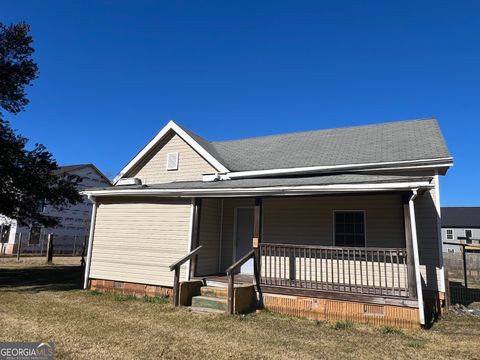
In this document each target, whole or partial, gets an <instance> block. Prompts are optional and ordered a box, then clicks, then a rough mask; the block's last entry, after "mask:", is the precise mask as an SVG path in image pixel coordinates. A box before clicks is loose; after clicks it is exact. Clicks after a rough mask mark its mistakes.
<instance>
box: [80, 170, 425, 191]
mask: <svg viewBox="0 0 480 360" xmlns="http://www.w3.org/2000/svg"><path fill="white" fill-rule="evenodd" d="M431 179H432V178H431V177H428V176H427V177H425V176H421V177H419V176H396V175H367V174H337V175H323V176H308V177H284V178H250V179H239V180H227V181H177V182H171V183H164V184H149V185H148V186H144V185H127V186H116V187H114V188H97V189H89V190H103V189H110V190H121V189H125V190H128V189H142V188H145V189H170V190H173V189H180V190H181V189H203V190H204V189H228V188H235V189H239V188H257V187H278V186H307V185H333V184H336V185H338V184H365V183H369V184H370V183H373V184H375V183H378V184H384V183H392V182H410V181H430V180H431Z"/></svg>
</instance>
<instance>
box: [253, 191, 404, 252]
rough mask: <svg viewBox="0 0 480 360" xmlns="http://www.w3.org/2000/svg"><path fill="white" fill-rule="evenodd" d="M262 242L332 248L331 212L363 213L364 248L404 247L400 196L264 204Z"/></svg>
mask: <svg viewBox="0 0 480 360" xmlns="http://www.w3.org/2000/svg"><path fill="white" fill-rule="evenodd" d="M263 209H264V210H263V239H262V241H264V242H270V243H281V244H303V245H325V246H333V244H334V241H333V236H334V233H333V211H334V210H364V211H365V223H366V246H368V247H399V248H400V247H405V236H404V225H403V215H402V205H401V199H400V195H396V194H394V195H365V196H323V197H320V196H318V197H314V196H312V197H295V198H292V197H284V198H266V199H264V200H263Z"/></svg>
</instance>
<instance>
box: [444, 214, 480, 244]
mask: <svg viewBox="0 0 480 360" xmlns="http://www.w3.org/2000/svg"><path fill="white" fill-rule="evenodd" d="M442 242H444V243H445V242H450V243H455V242H458V243H463V244H480V207H442ZM443 251H444V252H449V253H455V252H461V247H460V246H455V245H450V244H443Z"/></svg>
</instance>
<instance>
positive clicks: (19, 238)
mask: <svg viewBox="0 0 480 360" xmlns="http://www.w3.org/2000/svg"><path fill="white" fill-rule="evenodd" d="M21 246H22V233H21V232H20V233H18V247H17V261H20V247H21Z"/></svg>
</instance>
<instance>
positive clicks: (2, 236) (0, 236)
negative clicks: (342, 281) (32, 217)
mask: <svg viewBox="0 0 480 360" xmlns="http://www.w3.org/2000/svg"><path fill="white" fill-rule="evenodd" d="M9 237H10V225H6V224H3V225H0V243H2V244H5V243H7V242H8V238H9Z"/></svg>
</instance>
